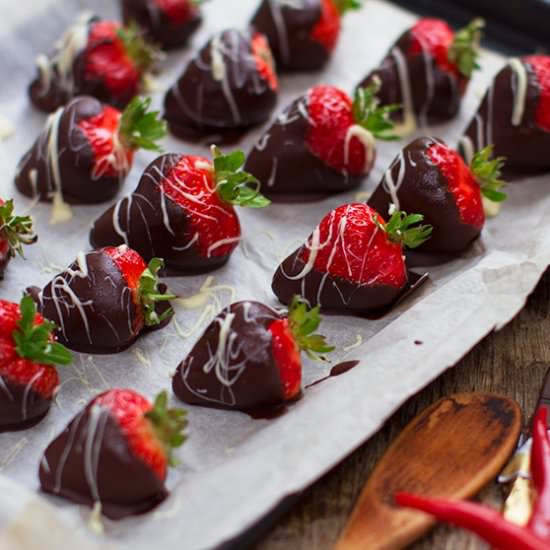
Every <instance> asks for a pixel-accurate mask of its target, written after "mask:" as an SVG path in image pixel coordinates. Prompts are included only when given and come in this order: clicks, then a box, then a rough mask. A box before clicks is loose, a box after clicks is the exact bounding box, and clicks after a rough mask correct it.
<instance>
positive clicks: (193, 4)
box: [121, 0, 202, 50]
mask: <svg viewBox="0 0 550 550" xmlns="http://www.w3.org/2000/svg"><path fill="white" fill-rule="evenodd" d="M201 3H202V1H201V0H121V8H122V17H123V19H124V22H125V23H126V24H127V25H129V24H131V23H132V22H134V21H135V22H136V23H137V24H138V25H139V27H140V29H141V30H142V31H143V32H144V33H145V35H146V36H147V37H148V38H149V39H150V40H151V41H152V42H154V43H155V44H158V45H159V46H160V47H162V48H163V49H166V50H168V49H172V48H177V47H179V46H184V45H185V44H186V43H187V41H188V40H189V37H190V36H191V35H192V34H193V33H194V32H195V31H196V30H197V29H198V27H199V26H200V24H201V21H202V17H201V13H200V4H201Z"/></svg>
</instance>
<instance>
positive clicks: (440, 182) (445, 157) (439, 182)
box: [368, 137, 506, 252]
mask: <svg viewBox="0 0 550 550" xmlns="http://www.w3.org/2000/svg"><path fill="white" fill-rule="evenodd" d="M503 164H504V159H502V158H500V157H499V158H494V159H493V158H492V148H491V147H490V146H488V147H486V148H485V149H483V150H481V151H479V152H478V153H477V154H476V155H475V156H474V158H473V159H472V163H471V164H470V165H469V166H468V165H467V164H466V163H465V162H464V161H463V160H462V157H461V156H460V155H459V154H458V153H457V152H456V151H455V150H454V149H451V148H450V147H449V146H448V145H446V144H445V143H444V142H443V141H441V140H438V139H433V138H428V137H423V138H418V139H416V140H414V141H413V142H412V143H410V144H409V145H407V147H405V148H404V149H403V150H402V151H401V152H400V153H399V155H397V157H396V158H395V160H394V161H393V163H392V164H391V166H390V167H389V169H388V170H387V171H386V173H385V174H384V176H383V178H382V181H381V182H380V185H379V186H378V187H377V188H376V190H375V191H374V193H373V194H372V196H371V198H370V199H369V201H368V203H369V205H370V206H371V207H372V208H374V209H376V210H378V211H379V212H383V213H386V212H389V211H393V210H395V209H397V210H400V209H402V210H405V211H408V212H418V213H419V214H422V215H423V216H424V220H425V221H426V222H427V223H429V224H430V225H432V226H433V234H432V237H431V238H430V240H428V241H427V242H426V243H424V244H423V245H422V246H421V249H422V250H423V251H428V252H459V251H461V250H463V249H464V248H466V247H467V246H468V245H470V244H471V243H472V241H474V240H475V239H477V238H478V237H479V235H480V233H481V230H482V229H483V226H484V224H485V212H484V201H483V197H485V198H486V199H488V200H489V201H492V202H500V201H502V200H504V199H505V198H506V195H504V193H502V192H501V191H499V189H500V187H502V185H503V184H504V182H503V181H502V180H500V172H501V169H502V166H503Z"/></svg>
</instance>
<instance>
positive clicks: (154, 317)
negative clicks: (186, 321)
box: [138, 258, 176, 327]
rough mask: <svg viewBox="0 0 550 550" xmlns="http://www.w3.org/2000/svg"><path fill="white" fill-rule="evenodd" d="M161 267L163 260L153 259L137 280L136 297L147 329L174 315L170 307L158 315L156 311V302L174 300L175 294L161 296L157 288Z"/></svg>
mask: <svg viewBox="0 0 550 550" xmlns="http://www.w3.org/2000/svg"><path fill="white" fill-rule="evenodd" d="M163 267H164V260H162V259H161V258H153V259H152V260H151V261H150V262H149V265H148V266H147V269H145V270H144V271H143V273H142V274H141V276H140V278H139V282H138V296H139V301H140V304H141V306H142V309H143V317H144V321H145V325H146V326H148V327H154V326H156V325H159V324H160V323H162V322H163V321H164V320H166V319H167V318H168V317H170V316H171V315H173V313H174V310H173V309H172V308H171V307H169V308H168V309H167V310H166V311H164V312H163V313H162V314H160V315H159V314H158V312H157V311H156V305H157V303H158V302H167V301H168V300H173V299H174V298H176V295H175V294H168V293H166V294H163V293H162V292H160V290H159V288H158V284H159V281H158V272H159V269H162V268H163Z"/></svg>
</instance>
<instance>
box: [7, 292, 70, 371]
mask: <svg viewBox="0 0 550 550" xmlns="http://www.w3.org/2000/svg"><path fill="white" fill-rule="evenodd" d="M19 309H20V311H21V318H20V319H19V320H18V321H17V329H16V330H14V331H13V333H12V337H13V340H14V342H15V351H16V352H17V354H18V355H19V357H23V358H25V359H29V360H31V361H35V362H37V363H41V364H43V365H68V364H69V363H71V362H72V360H73V356H72V355H71V352H70V351H69V350H68V349H67V348H66V347H65V346H63V345H62V344H59V343H58V342H55V341H54V340H53V335H52V331H53V330H54V329H55V324H54V323H52V322H51V321H46V320H42V321H41V322H39V323H37V319H36V305H35V303H34V301H33V299H32V298H31V297H30V296H29V295H26V296H23V298H22V299H21V303H20V304H19Z"/></svg>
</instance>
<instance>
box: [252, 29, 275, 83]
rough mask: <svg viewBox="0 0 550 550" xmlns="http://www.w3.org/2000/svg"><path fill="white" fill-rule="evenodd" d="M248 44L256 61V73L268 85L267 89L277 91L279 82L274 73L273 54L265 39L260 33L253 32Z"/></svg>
mask: <svg viewBox="0 0 550 550" xmlns="http://www.w3.org/2000/svg"><path fill="white" fill-rule="evenodd" d="M250 44H251V48H252V55H253V56H254V58H255V60H256V66H257V69H258V73H259V74H260V75H261V77H262V78H263V79H264V80H265V81H266V82H267V83H268V84H269V87H270V88H271V89H272V90H277V88H278V87H279V81H278V79H277V74H276V72H275V62H274V61H273V54H272V53H271V49H270V48H269V44H268V42H267V38H266V37H265V35H263V34H262V33H259V32H255V33H254V34H253V35H252V40H251V42H250Z"/></svg>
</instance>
